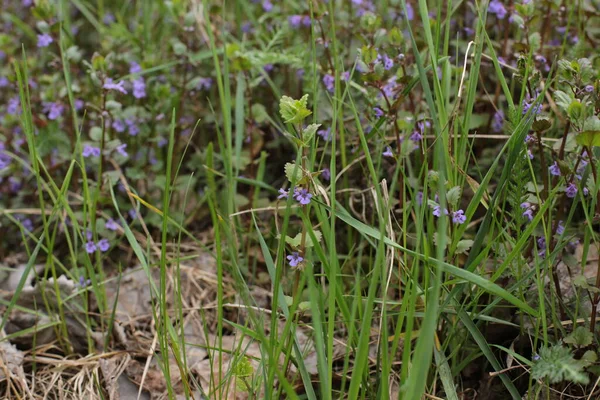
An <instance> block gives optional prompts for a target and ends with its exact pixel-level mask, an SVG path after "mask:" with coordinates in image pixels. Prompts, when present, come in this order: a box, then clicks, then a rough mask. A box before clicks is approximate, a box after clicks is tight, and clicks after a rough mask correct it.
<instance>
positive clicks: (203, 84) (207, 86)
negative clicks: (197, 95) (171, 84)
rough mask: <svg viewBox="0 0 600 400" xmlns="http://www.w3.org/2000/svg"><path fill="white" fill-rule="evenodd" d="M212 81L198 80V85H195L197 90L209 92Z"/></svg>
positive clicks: (209, 79)
mask: <svg viewBox="0 0 600 400" xmlns="http://www.w3.org/2000/svg"><path fill="white" fill-rule="evenodd" d="M212 84H213V80H212V78H200V79H199V80H198V84H197V85H196V89H197V90H202V89H204V90H209V89H210V88H211V87H212Z"/></svg>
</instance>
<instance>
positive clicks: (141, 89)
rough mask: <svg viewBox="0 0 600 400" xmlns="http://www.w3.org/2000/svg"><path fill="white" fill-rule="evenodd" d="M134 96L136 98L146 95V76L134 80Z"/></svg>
mask: <svg viewBox="0 0 600 400" xmlns="http://www.w3.org/2000/svg"><path fill="white" fill-rule="evenodd" d="M133 97H135V98H136V99H142V98H144V97H146V82H145V81H144V78H142V77H139V78H137V79H134V80H133Z"/></svg>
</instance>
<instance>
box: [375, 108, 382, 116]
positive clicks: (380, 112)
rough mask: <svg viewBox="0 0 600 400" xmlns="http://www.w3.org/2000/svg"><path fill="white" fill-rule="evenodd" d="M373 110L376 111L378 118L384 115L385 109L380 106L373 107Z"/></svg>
mask: <svg viewBox="0 0 600 400" xmlns="http://www.w3.org/2000/svg"><path fill="white" fill-rule="evenodd" d="M373 112H374V113H375V117H376V118H381V117H383V110H382V109H381V108H379V107H373Z"/></svg>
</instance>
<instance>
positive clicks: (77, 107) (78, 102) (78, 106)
mask: <svg viewBox="0 0 600 400" xmlns="http://www.w3.org/2000/svg"><path fill="white" fill-rule="evenodd" d="M84 106H85V102H84V101H83V100H81V99H75V110H77V111H81V110H82V109H83V107H84Z"/></svg>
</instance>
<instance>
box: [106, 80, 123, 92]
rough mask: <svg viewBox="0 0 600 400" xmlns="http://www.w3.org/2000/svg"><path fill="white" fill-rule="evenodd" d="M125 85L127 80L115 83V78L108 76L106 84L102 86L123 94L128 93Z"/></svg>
mask: <svg viewBox="0 0 600 400" xmlns="http://www.w3.org/2000/svg"><path fill="white" fill-rule="evenodd" d="M124 85H125V82H123V81H119V83H115V82H113V80H112V79H111V78H106V81H105V82H104V85H103V86H102V88H104V89H106V90H116V91H118V92H121V93H123V94H127V90H125V87H124Z"/></svg>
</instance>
